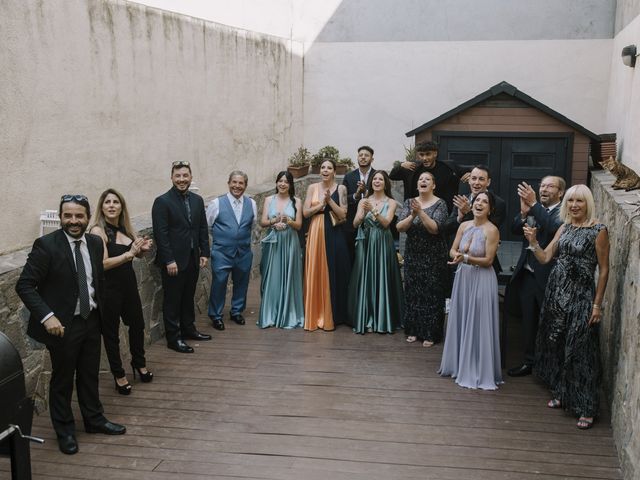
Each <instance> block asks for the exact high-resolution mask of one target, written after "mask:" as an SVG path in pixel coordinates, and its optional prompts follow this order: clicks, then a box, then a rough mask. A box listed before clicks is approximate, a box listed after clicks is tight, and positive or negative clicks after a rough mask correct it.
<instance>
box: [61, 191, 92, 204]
mask: <svg viewBox="0 0 640 480" xmlns="http://www.w3.org/2000/svg"><path fill="white" fill-rule="evenodd" d="M60 201H61V202H62V203H66V202H88V201H89V199H88V198H87V197H86V196H84V195H71V194H68V193H67V194H66V195H62V197H60Z"/></svg>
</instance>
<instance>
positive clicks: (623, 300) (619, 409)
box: [591, 171, 640, 480]
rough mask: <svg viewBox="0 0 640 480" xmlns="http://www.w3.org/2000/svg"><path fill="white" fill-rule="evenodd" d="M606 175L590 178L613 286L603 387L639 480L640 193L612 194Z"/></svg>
mask: <svg viewBox="0 0 640 480" xmlns="http://www.w3.org/2000/svg"><path fill="white" fill-rule="evenodd" d="M614 181H615V178H614V177H613V176H612V175H611V174H610V173H608V172H604V171H594V172H592V174H591V189H592V191H593V194H594V199H595V202H596V210H597V213H598V219H599V220H600V221H601V222H603V223H604V224H605V225H607V227H608V230H609V236H610V242H611V253H610V259H609V265H610V269H609V282H608V284H607V290H606V293H605V299H604V306H603V307H604V311H603V320H602V325H601V330H600V332H601V339H600V340H601V342H600V343H601V349H602V363H603V386H604V390H605V392H606V395H607V397H608V401H609V403H610V405H611V425H612V427H613V432H614V440H615V443H616V447H617V449H618V455H619V457H620V464H621V467H622V471H623V473H624V478H625V479H627V480H632V479H637V478H640V408H639V406H640V377H639V376H638V375H637V372H638V369H640V329H638V325H639V323H640V314H639V312H640V248H639V245H640V217H636V218H635V219H634V220H633V221H631V222H629V219H630V218H631V216H632V212H633V210H634V209H635V208H636V207H633V206H631V205H629V204H628V203H626V202H627V201H637V200H640V197H638V192H639V191H638V190H636V191H632V192H625V191H620V190H613V189H612V188H611V185H612V184H613V182H614Z"/></svg>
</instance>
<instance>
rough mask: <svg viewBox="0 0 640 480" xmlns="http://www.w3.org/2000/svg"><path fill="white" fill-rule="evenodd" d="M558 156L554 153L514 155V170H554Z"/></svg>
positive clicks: (512, 158)
mask: <svg viewBox="0 0 640 480" xmlns="http://www.w3.org/2000/svg"><path fill="white" fill-rule="evenodd" d="M555 158H556V156H555V155H554V154H553V153H514V154H513V156H512V157H511V161H512V167H513V168H545V169H548V168H553V166H554V161H555Z"/></svg>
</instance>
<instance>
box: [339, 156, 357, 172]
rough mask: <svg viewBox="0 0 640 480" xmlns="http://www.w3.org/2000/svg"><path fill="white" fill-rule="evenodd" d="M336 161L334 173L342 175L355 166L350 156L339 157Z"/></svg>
mask: <svg viewBox="0 0 640 480" xmlns="http://www.w3.org/2000/svg"><path fill="white" fill-rule="evenodd" d="M336 163H337V164H338V165H337V166H336V175H344V174H345V173H347V172H350V171H351V170H353V169H354V167H355V165H354V163H353V160H351V157H344V158H340V159H339V160H338V161H337V162H336Z"/></svg>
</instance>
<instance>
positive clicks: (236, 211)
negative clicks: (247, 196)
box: [233, 198, 242, 223]
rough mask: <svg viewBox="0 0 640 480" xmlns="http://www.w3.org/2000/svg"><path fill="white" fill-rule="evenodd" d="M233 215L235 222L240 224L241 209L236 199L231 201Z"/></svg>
mask: <svg viewBox="0 0 640 480" xmlns="http://www.w3.org/2000/svg"><path fill="white" fill-rule="evenodd" d="M233 213H234V214H235V216H236V221H237V222H238V223H240V217H241V216H242V208H241V205H240V200H239V199H238V198H236V199H235V200H234V201H233Z"/></svg>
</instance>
